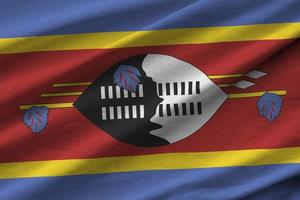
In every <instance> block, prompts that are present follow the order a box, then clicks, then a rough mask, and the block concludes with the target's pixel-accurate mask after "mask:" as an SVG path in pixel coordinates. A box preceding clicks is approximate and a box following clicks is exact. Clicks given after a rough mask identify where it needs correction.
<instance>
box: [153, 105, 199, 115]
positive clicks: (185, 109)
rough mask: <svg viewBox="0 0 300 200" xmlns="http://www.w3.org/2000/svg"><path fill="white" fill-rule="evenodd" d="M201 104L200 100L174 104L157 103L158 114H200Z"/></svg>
mask: <svg viewBox="0 0 300 200" xmlns="http://www.w3.org/2000/svg"><path fill="white" fill-rule="evenodd" d="M201 114H202V105H201V102H186V103H175V104H159V106H158V115H159V117H164V116H180V115H186V116H189V115H201Z"/></svg>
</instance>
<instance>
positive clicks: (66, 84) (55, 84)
mask: <svg viewBox="0 0 300 200" xmlns="http://www.w3.org/2000/svg"><path fill="white" fill-rule="evenodd" d="M91 84H92V82H78V83H54V84H52V86H53V87H69V86H89V85H91Z"/></svg>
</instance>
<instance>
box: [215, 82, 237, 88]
mask: <svg viewBox="0 0 300 200" xmlns="http://www.w3.org/2000/svg"><path fill="white" fill-rule="evenodd" d="M218 86H219V87H220V88H225V87H233V86H235V85H234V84H232V83H225V84H218Z"/></svg>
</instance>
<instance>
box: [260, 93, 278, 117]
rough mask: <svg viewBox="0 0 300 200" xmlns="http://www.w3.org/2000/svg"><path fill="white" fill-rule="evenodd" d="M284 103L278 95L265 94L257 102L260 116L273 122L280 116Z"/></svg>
mask: <svg viewBox="0 0 300 200" xmlns="http://www.w3.org/2000/svg"><path fill="white" fill-rule="evenodd" d="M282 103H283V101H282V98H281V97H280V96H278V95H277V94H272V93H265V94H264V95H263V96H261V97H260V98H259V100H258V102H257V107H258V110H259V114H260V115H261V116H263V117H265V118H266V119H267V120H269V121H270V122H272V121H273V120H274V119H275V118H277V117H278V116H279V113H280V111H281V107H282Z"/></svg>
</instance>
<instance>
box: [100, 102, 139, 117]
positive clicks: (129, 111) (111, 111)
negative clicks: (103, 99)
mask: <svg viewBox="0 0 300 200" xmlns="http://www.w3.org/2000/svg"><path fill="white" fill-rule="evenodd" d="M144 117H145V110H144V105H126V106H109V107H101V119H102V120H118V119H137V118H139V119H142V118H144Z"/></svg>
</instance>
